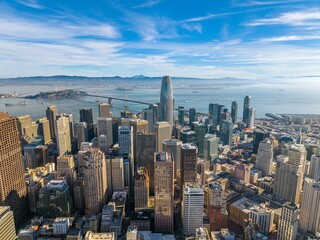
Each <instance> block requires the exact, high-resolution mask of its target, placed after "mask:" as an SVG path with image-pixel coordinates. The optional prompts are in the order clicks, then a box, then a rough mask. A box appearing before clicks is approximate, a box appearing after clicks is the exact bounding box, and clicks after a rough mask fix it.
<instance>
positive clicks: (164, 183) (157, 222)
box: [154, 152, 174, 233]
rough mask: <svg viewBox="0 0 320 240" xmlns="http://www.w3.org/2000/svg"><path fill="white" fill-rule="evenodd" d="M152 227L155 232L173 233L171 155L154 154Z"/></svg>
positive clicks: (172, 173) (172, 166) (172, 165)
mask: <svg viewBox="0 0 320 240" xmlns="http://www.w3.org/2000/svg"><path fill="white" fill-rule="evenodd" d="M154 193H155V194H154V195H155V197H154V227H155V231H156V232H161V233H173V229H174V221H173V219H174V203H173V198H174V163H173V160H172V154H171V153H167V152H156V153H155V154H154Z"/></svg>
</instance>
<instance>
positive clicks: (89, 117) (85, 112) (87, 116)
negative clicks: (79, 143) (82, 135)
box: [79, 108, 94, 141]
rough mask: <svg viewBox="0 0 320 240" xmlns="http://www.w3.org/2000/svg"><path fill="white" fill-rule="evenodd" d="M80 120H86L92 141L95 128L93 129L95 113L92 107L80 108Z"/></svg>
mask: <svg viewBox="0 0 320 240" xmlns="http://www.w3.org/2000/svg"><path fill="white" fill-rule="evenodd" d="M79 112H80V122H86V123H87V128H88V138H89V141H91V139H92V138H94V129H93V113H92V108H88V109H80V110H79Z"/></svg>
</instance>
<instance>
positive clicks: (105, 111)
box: [98, 103, 112, 118]
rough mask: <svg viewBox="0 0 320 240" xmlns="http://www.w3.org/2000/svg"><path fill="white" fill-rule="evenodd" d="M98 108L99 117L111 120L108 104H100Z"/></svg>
mask: <svg viewBox="0 0 320 240" xmlns="http://www.w3.org/2000/svg"><path fill="white" fill-rule="evenodd" d="M98 108H99V117H103V118H112V112H110V104H108V103H100V104H99V106H98Z"/></svg>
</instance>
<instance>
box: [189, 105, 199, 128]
mask: <svg viewBox="0 0 320 240" xmlns="http://www.w3.org/2000/svg"><path fill="white" fill-rule="evenodd" d="M196 116H197V113H196V109H195V108H190V109H189V126H191V125H192V123H193V122H196V121H197V119H196Z"/></svg>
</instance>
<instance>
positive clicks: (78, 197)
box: [73, 180, 85, 215]
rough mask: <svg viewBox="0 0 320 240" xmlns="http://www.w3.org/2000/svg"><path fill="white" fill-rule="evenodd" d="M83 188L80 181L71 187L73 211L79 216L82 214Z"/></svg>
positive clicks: (83, 206) (83, 207)
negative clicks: (77, 212)
mask: <svg viewBox="0 0 320 240" xmlns="http://www.w3.org/2000/svg"><path fill="white" fill-rule="evenodd" d="M84 200H85V199H84V186H83V181H82V180H77V181H76V182H75V184H74V185H73V204H74V209H75V210H76V211H79V213H80V214H81V215H83V214H84V209H85V204H84Z"/></svg>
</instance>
